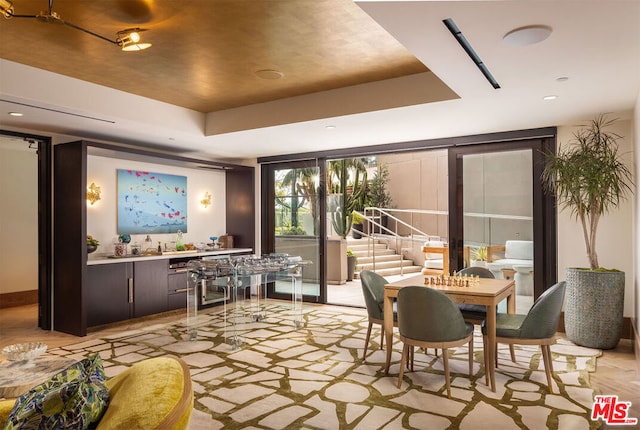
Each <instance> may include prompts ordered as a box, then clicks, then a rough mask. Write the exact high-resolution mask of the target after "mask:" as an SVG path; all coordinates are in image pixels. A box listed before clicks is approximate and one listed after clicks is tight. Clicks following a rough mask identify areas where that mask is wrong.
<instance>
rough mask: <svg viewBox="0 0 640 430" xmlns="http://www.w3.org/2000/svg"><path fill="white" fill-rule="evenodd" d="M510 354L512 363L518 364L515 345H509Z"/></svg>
mask: <svg viewBox="0 0 640 430" xmlns="http://www.w3.org/2000/svg"><path fill="white" fill-rule="evenodd" d="M509 352H510V353H511V361H513V362H514V363H515V362H516V350H515V349H514V348H513V344H512V343H510V344H509Z"/></svg>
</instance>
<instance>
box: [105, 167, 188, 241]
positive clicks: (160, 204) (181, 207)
mask: <svg viewBox="0 0 640 430" xmlns="http://www.w3.org/2000/svg"><path fill="white" fill-rule="evenodd" d="M178 230H180V231H182V232H183V233H186V232H187V177H186V176H177V175H167V174H164V173H153V172H144V171H139V170H124V169H118V234H148V233H176V232H177V231H178Z"/></svg>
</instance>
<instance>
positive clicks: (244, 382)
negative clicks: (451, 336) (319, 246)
mask: <svg viewBox="0 0 640 430" xmlns="http://www.w3.org/2000/svg"><path fill="white" fill-rule="evenodd" d="M228 312H231V311H230V310H229V311H228ZM302 313H303V321H304V326H303V327H302V328H300V329H297V330H296V329H295V328H294V324H293V321H294V314H293V311H292V309H291V305H290V304H288V303H285V302H275V301H272V302H268V303H267V304H266V318H264V319H263V320H261V321H259V322H256V321H253V320H252V319H251V318H250V317H248V316H247V317H242V318H240V319H239V320H236V326H235V330H236V331H233V328H232V327H231V326H228V327H227V330H226V335H227V339H226V340H225V319H224V318H223V317H224V313H223V311H222V310H221V309H219V308H217V309H214V310H211V311H210V312H209V313H202V312H201V313H200V314H199V316H198V326H199V330H198V338H197V340H196V341H189V340H187V339H188V337H187V327H186V321H185V320H182V321H179V322H176V323H174V324H170V325H158V326H150V327H146V328H145V329H144V330H137V331H130V332H126V333H120V334H118V335H116V336H110V337H108V338H103V339H97V340H91V341H85V342H82V343H78V344H75V345H71V346H67V347H64V348H57V349H53V350H51V351H49V354H56V355H60V356H65V357H69V358H75V359H80V358H82V357H85V356H86V355H87V354H89V353H91V352H99V353H100V355H101V356H102V358H103V360H104V362H105V371H106V373H107V376H108V377H111V376H113V375H116V374H118V373H119V372H121V371H122V370H123V369H125V368H126V367H128V366H130V365H132V364H133V363H135V362H137V361H140V360H143V359H146V358H149V357H155V356H159V355H177V356H180V357H181V358H183V359H184V360H185V361H186V362H187V363H188V364H189V367H190V369H191V374H192V378H193V382H194V390H195V397H196V399H195V410H194V412H193V415H192V419H191V429H221V428H225V429H362V430H371V429H401V428H410V429H477V428H479V427H480V426H482V427H484V428H487V429H524V428H529V429H544V428H550V429H562V430H565V429H595V428H598V427H599V423H598V422H591V421H590V420H589V413H590V410H591V405H592V402H593V397H594V395H595V393H594V390H593V389H592V388H591V387H590V385H589V372H590V371H594V370H595V366H596V358H597V357H598V356H599V355H600V353H601V352H600V351H599V350H592V349H587V348H582V347H577V346H575V345H573V344H572V343H570V342H569V341H566V340H559V341H558V343H557V344H556V345H554V346H553V347H552V352H553V365H554V370H555V371H556V378H555V380H554V392H555V393H556V394H549V393H548V392H547V387H546V378H545V373H544V368H543V366H542V357H541V354H540V350H539V348H536V347H516V354H517V363H512V362H511V359H510V356H509V350H508V347H507V346H500V347H499V351H498V354H499V358H500V366H499V368H498V369H497V371H496V384H497V391H496V392H495V393H493V392H491V390H489V389H488V387H487V386H486V385H485V383H484V365H483V355H482V354H483V352H482V337H481V336H480V335H479V333H478V330H476V337H475V341H474V355H475V358H474V370H473V376H472V381H473V382H470V381H469V378H468V375H467V372H468V362H467V357H468V354H467V349H466V348H463V347H461V348H455V349H452V350H450V351H449V354H450V359H449V363H450V371H451V383H452V393H451V394H452V398H451V400H449V399H447V397H446V389H445V381H444V373H443V363H442V359H441V357H436V356H434V355H430V354H425V353H423V352H418V351H416V354H415V366H414V371H413V372H405V376H404V379H403V383H402V386H401V388H400V389H398V388H397V386H396V384H397V374H398V367H399V363H400V351H401V343H400V342H399V340H396V341H395V344H394V352H393V356H392V360H393V362H392V366H391V369H390V374H389V376H385V375H384V374H383V372H382V367H383V365H384V359H385V355H384V352H383V351H382V350H380V349H379V341H380V331H379V329H377V330H376V329H375V327H376V326H374V330H373V333H372V344H371V349H370V352H369V353H368V356H367V360H366V362H363V361H362V348H363V346H364V339H365V335H366V327H367V316H366V311H365V310H364V309H354V308H343V307H336V306H318V305H306V304H305V305H304V307H303V310H302ZM229 322H230V319H229V320H228V321H227V323H229ZM234 333H235V334H236V337H235V338H236V339H239V340H241V341H242V342H243V345H242V346H241V347H240V348H235V349H234V347H232V346H231V345H230V344H229V343H228V341H229V340H230V339H233V338H234V337H233V336H231V337H229V336H230V335H232V334H234ZM429 352H430V353H433V350H429Z"/></svg>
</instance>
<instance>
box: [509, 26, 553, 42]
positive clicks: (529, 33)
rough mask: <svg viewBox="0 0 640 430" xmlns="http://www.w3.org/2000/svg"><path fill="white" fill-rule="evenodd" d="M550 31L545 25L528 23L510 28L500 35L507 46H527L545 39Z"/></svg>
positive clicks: (549, 34)
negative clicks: (524, 25)
mask: <svg viewBox="0 0 640 430" xmlns="http://www.w3.org/2000/svg"><path fill="white" fill-rule="evenodd" d="M552 31H553V30H552V28H551V27H548V26H546V25H528V26H526V27H520V28H516V29H514V30H511V31H510V32H508V33H507V34H505V35H504V36H503V37H502V41H503V42H504V43H505V45H509V46H529V45H534V44H536V43H540V42H542V41H543V40H546V39H547V38H548V37H549V36H551V32H552Z"/></svg>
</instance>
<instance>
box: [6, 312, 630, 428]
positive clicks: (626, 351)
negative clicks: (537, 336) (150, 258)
mask: <svg viewBox="0 0 640 430" xmlns="http://www.w3.org/2000/svg"><path fill="white" fill-rule="evenodd" d="M181 317H184V311H174V312H168V313H165V314H162V315H159V316H153V317H147V318H142V319H137V320H131V321H127V322H123V323H118V324H112V325H109V326H104V327H100V328H99V329H93V330H90V333H89V334H88V335H87V336H86V337H84V338H79V337H77V336H73V335H68V334H64V333H60V332H52V331H45V330H41V329H39V328H38V327H37V326H38V319H37V305H26V306H16V307H12V308H5V309H2V310H0V348H3V347H4V346H6V345H11V344H14V343H20V342H29V341H44V342H46V343H47V344H48V345H49V347H50V348H56V347H59V346H64V345H69V344H73V343H77V342H79V341H81V340H88V339H92V338H97V337H101V336H105V335H108V334H112V333H119V332H122V331H125V330H129V329H135V328H140V327H143V326H145V325H148V324H149V321H153V322H154V323H163V322H167V323H169V322H172V321H174V320H176V319H178V318H181ZM590 378H591V383H592V385H593V386H594V387H596V388H598V389H599V391H600V394H603V395H607V394H615V395H618V398H619V400H620V401H625V402H631V409H630V412H629V416H630V417H634V418H639V419H640V369H638V361H637V360H636V358H635V355H634V352H633V343H632V341H630V340H628V339H622V340H621V341H620V343H619V344H618V346H617V347H616V348H615V349H612V350H608V351H603V354H602V357H600V358H598V364H597V369H596V371H595V372H594V373H592V374H591V375H590ZM617 427H619V426H611V427H608V426H604V427H603V428H617Z"/></svg>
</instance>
